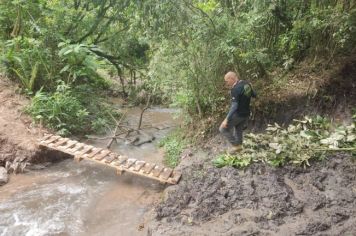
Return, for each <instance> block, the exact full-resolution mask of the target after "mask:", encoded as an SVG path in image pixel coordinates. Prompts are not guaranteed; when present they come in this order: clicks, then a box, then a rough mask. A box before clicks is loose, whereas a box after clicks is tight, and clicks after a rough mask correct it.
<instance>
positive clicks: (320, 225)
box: [149, 154, 356, 235]
mask: <svg viewBox="0 0 356 236" xmlns="http://www.w3.org/2000/svg"><path fill="white" fill-rule="evenodd" d="M199 158H200V157H198V158H196V161H194V162H193V163H192V164H190V165H189V164H187V165H186V166H185V167H183V168H182V171H183V179H182V180H181V182H180V184H179V185H177V186H172V187H169V188H168V189H167V191H166V195H165V199H164V201H163V202H162V203H160V204H159V205H158V206H156V208H155V214H154V215H153V217H154V221H153V222H152V224H151V225H150V231H149V232H150V234H151V235H355V233H356V162H355V158H352V157H351V156H348V155H346V154H345V155H341V154H340V155H336V156H333V157H329V158H328V159H327V160H324V161H321V162H316V163H312V167H308V168H303V167H296V166H287V167H283V168H274V167H270V166H267V165H265V164H254V165H252V166H251V167H249V168H247V169H245V170H238V169H235V168H232V167H224V168H222V169H218V168H215V167H213V166H212V164H211V160H210V159H209V158H205V160H202V159H200V160H199Z"/></svg>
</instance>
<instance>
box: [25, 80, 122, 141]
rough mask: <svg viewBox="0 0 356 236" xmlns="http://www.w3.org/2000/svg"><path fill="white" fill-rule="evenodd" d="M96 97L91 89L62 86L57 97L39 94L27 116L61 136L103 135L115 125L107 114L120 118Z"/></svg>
mask: <svg viewBox="0 0 356 236" xmlns="http://www.w3.org/2000/svg"><path fill="white" fill-rule="evenodd" d="M88 93H93V96H88ZM94 94H95V93H94V92H93V91H91V88H90V87H84V88H83V87H77V88H76V89H72V88H71V87H70V86H68V85H66V84H65V83H63V82H62V83H60V84H59V85H58V86H57V89H56V91H55V92H54V93H46V92H43V91H42V90H40V91H38V92H36V94H35V96H34V97H33V99H32V102H31V104H30V106H29V107H28V108H27V112H28V113H29V114H30V115H31V116H32V117H33V119H34V120H35V121H38V122H41V123H43V124H45V125H46V126H48V127H49V128H52V129H54V130H57V131H58V133H59V134H60V135H64V136H66V135H69V134H85V133H89V132H92V131H101V130H104V129H105V128H109V127H110V126H112V125H113V121H112V118H111V116H110V115H109V114H108V113H109V112H111V113H112V114H113V115H115V116H117V115H118V114H115V113H114V112H113V111H111V110H110V108H109V107H107V106H103V104H102V103H100V101H99V100H96V98H95V96H94ZM89 104H90V105H89Z"/></svg>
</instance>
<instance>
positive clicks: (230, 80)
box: [224, 71, 240, 87]
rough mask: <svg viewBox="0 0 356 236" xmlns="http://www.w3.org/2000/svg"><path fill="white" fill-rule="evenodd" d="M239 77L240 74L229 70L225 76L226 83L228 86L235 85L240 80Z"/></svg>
mask: <svg viewBox="0 0 356 236" xmlns="http://www.w3.org/2000/svg"><path fill="white" fill-rule="evenodd" d="M239 79H240V78H239V75H238V74H236V73H235V72H232V71H229V72H227V73H226V74H225V76H224V80H225V84H226V85H227V86H228V87H232V86H234V84H235V83H236V82H238V81H239Z"/></svg>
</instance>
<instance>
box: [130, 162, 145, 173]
mask: <svg viewBox="0 0 356 236" xmlns="http://www.w3.org/2000/svg"><path fill="white" fill-rule="evenodd" d="M145 164H146V162H145V161H136V163H135V166H133V170H134V171H140V169H141V168H142V167H143V166H144V165H145Z"/></svg>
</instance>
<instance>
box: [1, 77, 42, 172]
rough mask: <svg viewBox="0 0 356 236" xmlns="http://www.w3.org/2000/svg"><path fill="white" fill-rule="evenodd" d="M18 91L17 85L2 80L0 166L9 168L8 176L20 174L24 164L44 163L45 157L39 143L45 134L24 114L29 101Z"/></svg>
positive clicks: (4, 79)
mask: <svg viewBox="0 0 356 236" xmlns="http://www.w3.org/2000/svg"><path fill="white" fill-rule="evenodd" d="M18 90H19V88H18V85H16V84H15V83H13V82H11V81H10V80H8V79H6V78H3V77H1V76H0V166H5V165H6V163H8V165H9V164H10V165H11V167H10V168H9V167H8V168H7V169H8V170H10V169H12V170H10V171H9V172H12V171H14V172H18V170H17V169H22V168H24V167H25V163H36V162H41V161H44V160H43V158H44V157H45V155H44V153H43V152H42V150H39V148H38V146H37V140H38V139H39V138H41V137H42V135H43V133H44V132H45V131H46V130H45V129H43V128H41V127H38V126H34V125H33V123H32V120H31V119H30V117H28V116H27V115H26V114H24V109H25V107H26V105H27V104H28V103H29V100H28V99H27V98H26V97H25V96H23V95H21V94H19V93H18V92H17V91H18ZM26 165H27V164H26Z"/></svg>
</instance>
